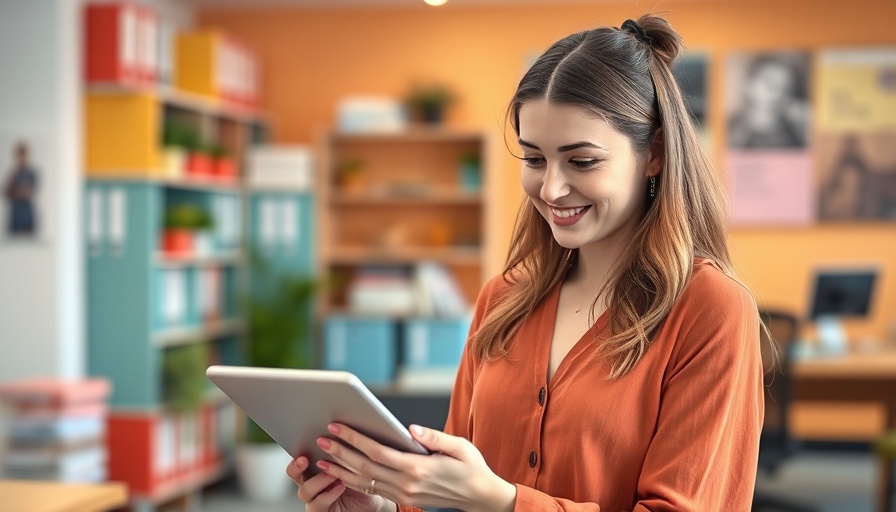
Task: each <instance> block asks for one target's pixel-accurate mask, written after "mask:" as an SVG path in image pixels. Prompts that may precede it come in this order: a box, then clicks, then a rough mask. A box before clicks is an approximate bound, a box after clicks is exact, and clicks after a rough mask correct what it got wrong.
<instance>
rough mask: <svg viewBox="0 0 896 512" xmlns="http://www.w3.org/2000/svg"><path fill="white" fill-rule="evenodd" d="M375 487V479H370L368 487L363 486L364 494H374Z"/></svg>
mask: <svg viewBox="0 0 896 512" xmlns="http://www.w3.org/2000/svg"><path fill="white" fill-rule="evenodd" d="M375 487H376V479H372V480H370V487H365V488H364V494H374V491H375V489H374V488H375Z"/></svg>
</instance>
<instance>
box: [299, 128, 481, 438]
mask: <svg viewBox="0 0 896 512" xmlns="http://www.w3.org/2000/svg"><path fill="white" fill-rule="evenodd" d="M319 156H320V165H319V167H318V172H319V178H318V179H317V180H316V182H317V196H318V203H317V212H318V213H317V218H318V219H319V229H318V232H319V233H320V236H319V245H320V249H319V255H320V268H321V269H322V271H323V272H325V273H327V275H329V276H331V282H332V286H330V287H329V288H328V289H327V290H326V293H324V294H322V297H321V299H320V302H321V303H320V305H319V308H318V309H319V311H320V312H321V317H322V318H321V321H322V322H323V324H324V328H323V336H322V340H321V343H322V345H323V346H322V347H320V350H319V351H318V353H319V354H320V361H319V364H320V365H321V366H323V367H324V368H333V369H347V370H349V371H353V372H355V373H356V374H357V375H359V376H360V377H361V378H362V380H364V381H365V382H366V383H367V384H368V385H369V386H371V388H373V389H376V390H377V393H378V394H379V395H381V397H384V398H385V397H388V398H389V399H390V400H391V399H395V400H399V401H400V400H401V398H402V397H408V398H409V399H410V398H413V399H414V400H419V399H430V398H432V397H433V396H435V397H437V398H439V400H438V403H441V400H442V399H444V398H445V396H446V395H447V394H448V392H449V391H450V388H448V387H443V388H442V389H432V388H431V387H430V388H427V389H423V388H419V389H418V388H415V387H414V386H413V385H411V386H405V385H403V384H402V376H403V375H406V374H407V373H408V372H410V371H418V372H429V373H430V374H433V372H435V373H438V372H439V371H441V372H442V373H446V374H447V373H450V372H445V371H444V369H445V368H451V367H452V365H453V366H454V368H456V364H457V361H456V360H453V359H454V357H455V356H457V357H459V348H458V350H454V351H453V352H452V351H451V350H449V351H448V353H449V354H454V355H450V356H449V357H447V358H446V359H445V360H442V361H434V362H433V364H434V365H435V367H434V368H430V367H428V366H427V367H419V368H417V367H415V364H414V363H411V362H410V361H409V357H408V353H410V352H414V353H416V354H420V353H421V351H422V353H423V354H434V353H436V352H438V350H437V349H436V345H433V344H434V343H435V344H439V343H447V344H450V345H451V346H452V347H462V345H463V338H464V335H465V334H466V328H465V327H464V325H468V322H469V316H468V314H467V311H468V310H469V309H470V308H472V305H473V303H474V302H475V299H476V296H477V295H478V293H479V290H480V288H481V286H482V284H483V282H484V279H485V278H486V277H487V276H486V272H487V271H488V269H487V268H486V255H487V254H488V253H489V243H490V240H489V236H488V234H489V222H490V215H489V211H488V205H487V203H486V201H485V198H486V197H488V196H489V186H490V183H491V178H490V170H491V168H492V167H493V160H494V156H493V148H492V142H491V140H490V137H489V135H488V134H486V133H484V132H480V131H458V130H446V129H422V128H420V129H412V130H409V131H406V132H402V133H386V134H347V133H327V134H324V135H323V136H322V137H321V142H320V150H319ZM421 265H436V266H437V267H438V268H440V269H442V270H444V275H445V276H447V279H448V280H450V281H451V282H452V283H453V284H454V290H455V291H456V292H457V294H458V295H459V296H460V298H461V299H462V300H463V301H464V302H465V303H466V307H465V308H464V311H457V310H454V312H453V313H449V314H447V315H445V314H439V313H438V312H436V313H433V312H432V311H421V310H419V309H417V308H416V307H412V308H410V309H406V310H401V308H398V309H396V310H391V311H370V310H367V309H365V308H364V307H361V306H360V305H359V303H358V300H359V299H357V297H358V294H357V293H355V292H357V290H358V289H359V288H361V286H362V285H361V284H359V283H361V282H370V281H376V280H378V279H379V277H376V276H373V277H371V276H369V275H368V274H370V273H371V272H373V273H374V274H375V273H377V272H380V271H383V272H385V273H386V274H395V273H398V274H401V273H402V272H405V273H406V274H407V276H408V280H410V281H413V283H412V284H411V286H412V287H416V286H418V284H419V283H418V282H417V281H418V279H419V272H418V269H419V268H420V267H421ZM383 269H386V270H383ZM353 297H354V298H353ZM374 297H375V295H374ZM414 301H416V299H414ZM371 302H376V299H373V300H371ZM465 322H466V324H464V323H465ZM452 323H453V324H452ZM446 324H447V325H448V326H450V327H449V328H448V331H446V332H450V335H448V336H447V338H446V337H445V336H441V338H446V339H440V336H438V335H437V334H436V333H438V332H441V331H439V329H441V328H443V327H444V326H445V325H446ZM414 326H416V327H414ZM458 327H459V328H458ZM418 331H419V332H418ZM413 333H418V334H413ZM420 333H423V334H420ZM457 333H462V334H461V335H460V336H458V334H457ZM458 338H459V339H458ZM452 350H453V349H452ZM352 354H368V358H367V359H366V360H364V361H360V360H359V361H357V367H355V366H353V364H354V363H353V362H352V361H351V358H352V357H353V356H352ZM370 357H374V358H386V360H382V361H371V360H369V358H370ZM334 358H336V359H339V361H335V362H334ZM345 358H347V359H345ZM343 359H344V360H343ZM423 359H425V357H424V358H423ZM439 365H441V366H439ZM372 367H376V368H380V371H378V372H371V371H370V368H372ZM450 378H451V376H450V375H449V380H453V379H450ZM430 401H431V400H430ZM415 403H416V402H415ZM395 405H396V407H399V408H401V404H400V403H395ZM434 426H437V427H442V425H434Z"/></svg>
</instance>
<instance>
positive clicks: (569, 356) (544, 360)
mask: <svg viewBox="0 0 896 512" xmlns="http://www.w3.org/2000/svg"><path fill="white" fill-rule="evenodd" d="M562 286H563V281H562V280H561V281H560V282H559V283H557V285H555V286H554V289H553V290H551V293H550V294H548V296H547V298H546V300H545V310H544V315H543V316H542V321H541V329H540V330H541V333H542V336H541V337H540V338H541V339H547V340H548V343H545V344H544V346H543V347H541V356H540V358H541V361H540V364H538V365H537V366H538V371H539V372H541V376H540V381H541V382H545V385H546V386H547V389H548V390H551V389H553V388H554V387H555V386H556V382H557V380H558V378H560V377H562V376H563V373H564V372H565V371H566V368H567V367H568V366H569V365H570V364H572V361H573V360H574V359H575V358H577V357H578V356H579V355H580V354H581V352H583V351H584V350H585V348H586V347H588V346H589V343H588V342H589V341H593V340H594V338H595V332H599V330H602V329H603V328H604V325H605V324H606V321H607V311H606V310H604V312H603V313H601V314H600V316H598V317H597V318H596V319H595V320H594V323H593V324H592V325H591V326H590V327H588V330H587V331H585V333H584V334H582V336H581V337H580V338H579V339H578V340H576V342H575V343H574V344H573V346H572V347H571V348H570V349H569V351H568V352H567V353H566V355H565V356H563V359H561V360H560V364H558V365H557V370H556V371H554V374H553V375H551V377H550V378H548V370H549V369H550V365H551V350H552V349H553V346H554V328H555V324H556V323H557V311H558V308H559V306H560V290H561V288H562ZM586 340H587V341H586Z"/></svg>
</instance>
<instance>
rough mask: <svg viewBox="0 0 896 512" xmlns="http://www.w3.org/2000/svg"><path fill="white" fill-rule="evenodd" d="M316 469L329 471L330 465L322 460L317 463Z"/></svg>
mask: <svg viewBox="0 0 896 512" xmlns="http://www.w3.org/2000/svg"><path fill="white" fill-rule="evenodd" d="M317 467H319V468H320V469H322V470H324V471H327V470H329V469H330V465H329V464H327V463H326V462H324V461H322V460H319V461H317Z"/></svg>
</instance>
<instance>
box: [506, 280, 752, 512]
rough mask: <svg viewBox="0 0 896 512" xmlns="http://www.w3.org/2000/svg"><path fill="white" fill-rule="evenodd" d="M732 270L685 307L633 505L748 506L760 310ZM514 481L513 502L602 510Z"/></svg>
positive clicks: (518, 508)
mask: <svg viewBox="0 0 896 512" xmlns="http://www.w3.org/2000/svg"><path fill="white" fill-rule="evenodd" d="M725 279H726V280H727V281H728V282H727V284H726V285H725V286H723V289H722V290H706V291H707V292H708V293H702V291H703V290H701V293H699V294H691V299H692V302H693V303H694V307H691V306H686V307H685V309H686V310H687V311H686V312H685V313H684V314H685V315H687V316H688V318H690V319H691V320H689V321H690V327H689V328H687V329H686V330H684V331H682V335H681V336H680V338H679V339H678V340H677V353H673V355H672V359H671V360H670V363H669V368H668V374H669V377H667V379H666V381H665V386H664V388H663V395H662V403H661V406H660V414H659V419H658V423H657V429H656V432H655V434H654V437H653V440H652V442H651V444H650V446H649V448H648V451H647V454H646V457H645V460H644V462H643V464H642V468H641V476H640V478H639V480H638V486H637V496H636V500H637V502H636V504H635V507H634V509H633V511H632V512H673V511H675V512H683V511H695V512H696V511H704V510H750V506H751V503H752V499H753V485H754V483H755V479H756V466H757V460H758V453H759V434H760V431H761V428H762V419H763V415H764V402H763V397H764V394H763V393H764V389H763V383H762V382H763V381H762V363H761V356H760V351H759V317H758V311H757V309H756V305H755V302H754V301H753V299H752V297H751V296H750V294H749V293H748V292H747V291H746V290H745V289H744V288H742V287H741V286H740V285H739V284H737V283H734V281H732V280H730V279H728V278H727V277H726V278H725ZM695 295H697V297H695ZM595 485H600V482H595ZM516 487H517V498H516V505H515V508H514V510H515V512H541V511H556V512H560V511H563V512H600V510H601V507H600V505H598V504H596V503H575V502H572V501H569V500H564V499H558V498H554V497H551V496H549V495H547V494H545V493H542V492H540V491H538V490H535V489H532V488H530V487H525V486H522V485H517V486H516Z"/></svg>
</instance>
